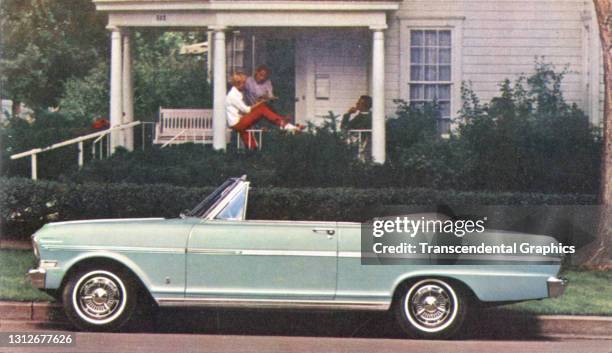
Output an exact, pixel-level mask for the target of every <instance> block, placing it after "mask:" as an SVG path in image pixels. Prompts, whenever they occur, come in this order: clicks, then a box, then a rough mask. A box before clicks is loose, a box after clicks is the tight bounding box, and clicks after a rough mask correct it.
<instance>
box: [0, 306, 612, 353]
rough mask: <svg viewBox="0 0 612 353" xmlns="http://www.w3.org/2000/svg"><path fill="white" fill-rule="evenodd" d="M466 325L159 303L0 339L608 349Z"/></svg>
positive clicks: (157, 347) (261, 346)
mask: <svg viewBox="0 0 612 353" xmlns="http://www.w3.org/2000/svg"><path fill="white" fill-rule="evenodd" d="M71 330H72V329H71V328H70V326H68V325H67V324H60V323H49V322H45V323H36V322H31V321H12V320H0V332H24V333H26V332H28V333H31V332H45V333H63V332H71ZM466 331H469V334H468V335H466V336H465V337H462V338H461V339H459V340H455V341H426V340H409V339H406V338H404V336H403V334H402V332H401V331H400V330H399V329H398V328H397V325H395V323H394V322H393V320H392V317H390V315H386V314H380V313H365V312H364V313H333V314H330V313H312V312H284V311H239V310H236V311H215V310H195V311H194V310H162V311H161V312H159V313H158V314H157V315H155V316H149V317H144V316H142V317H140V318H139V321H137V322H134V323H133V324H132V325H131V326H130V327H128V328H127V329H126V330H125V331H124V332H121V333H81V332H77V333H76V345H75V346H72V347H25V348H22V347H19V348H16V347H0V352H109V353H110V352H145V353H157V352H160V353H162V352H163V353H169V352H215V353H224V352H228V353H230V352H231V353H234V352H236V353H241V352H245V353H246V352H248V353H253V352H266V353H276V352H279V353H280V352H283V353H284V352H304V353H311V352H325V353H332V352H367V353H370V352H371V353H385V352H411V353H419V352H423V353H425V352H426V353H436V352H439V353H450V352H453V353H463V352H487V353H491V352H494V353H530V352H533V353H545V352H555V353H611V352H612V340H610V339H605V338H601V337H591V338H584V337H583V338H576V337H540V336H538V335H537V333H534V334H529V332H530V331H529V328H527V330H525V327H522V328H521V330H518V331H517V330H516V328H512V327H508V328H490V329H487V328H486V325H485V326H484V328H483V326H478V327H476V328H475V327H469V326H468V329H467V330H466ZM611 334H612V333H611Z"/></svg>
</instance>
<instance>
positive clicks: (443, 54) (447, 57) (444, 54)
mask: <svg viewBox="0 0 612 353" xmlns="http://www.w3.org/2000/svg"><path fill="white" fill-rule="evenodd" d="M438 62H439V63H440V64H450V63H451V50H450V49H440V53H439V55H438Z"/></svg>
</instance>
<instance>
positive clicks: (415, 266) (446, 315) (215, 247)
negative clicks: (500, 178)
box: [28, 176, 565, 339]
mask: <svg viewBox="0 0 612 353" xmlns="http://www.w3.org/2000/svg"><path fill="white" fill-rule="evenodd" d="M248 194H249V182H248V181H247V180H246V177H244V176H243V177H241V178H231V179H229V180H227V181H226V182H225V183H223V184H222V185H221V186H220V187H219V188H217V189H216V190H215V191H214V192H213V193H212V194H210V195H209V196H208V197H206V198H205V199H204V200H203V201H202V202H201V203H200V204H198V205H197V206H196V207H195V208H194V209H193V210H191V211H190V212H187V213H185V214H181V215H180V217H177V218H173V219H164V218H145V219H104V220H86V221H71V222H58V223H49V224H46V225H45V226H44V227H42V228H41V229H40V230H38V231H37V232H36V233H35V234H34V235H33V236H32V242H33V248H34V253H35V255H36V257H37V259H38V268H36V269H32V270H30V271H29V273H28V275H29V278H30V281H31V283H32V284H33V286H34V287H36V288H39V289H41V290H44V291H46V292H48V293H50V294H52V295H54V296H55V297H56V298H58V300H59V301H61V302H62V303H63V306H64V309H65V312H66V315H67V317H68V318H69V320H70V321H71V322H72V323H73V324H74V326H76V327H77V328H78V329H81V330H105V331H108V330H117V329H119V328H120V327H122V326H123V325H124V324H125V323H126V322H127V321H128V320H129V319H130V317H131V316H132V315H133V313H134V310H135V308H136V306H137V305H138V304H139V303H141V302H143V301H144V299H146V298H150V299H152V300H153V301H154V302H155V303H157V305H159V306H160V307H172V306H182V307H185V306H187V307H201V306H212V307H240V308H288V309H315V310H393V311H394V312H395V314H396V317H397V320H398V321H399V324H400V325H401V326H402V328H403V329H404V331H405V332H406V333H407V334H408V335H409V336H411V337H421V338H436V339H439V338H450V337H452V336H453V335H455V334H456V333H457V332H458V331H459V329H460V327H461V326H462V323H463V322H464V321H465V319H466V317H468V316H469V315H470V313H471V312H473V310H472V309H474V307H475V306H477V305H491V304H496V303H507V302H515V301H523V300H530V299H540V298H545V297H553V296H558V295H561V293H562V292H563V289H564V286H565V282H564V280H562V279H559V278H557V274H558V272H559V268H560V264H561V259H560V258H559V256H552V255H548V256H531V257H516V256H514V257H513V256H509V257H504V256H501V257H493V258H490V259H488V260H486V261H480V262H479V261H474V259H472V260H470V261H465V262H462V261H454V263H444V262H437V260H436V259H434V258H433V256H432V257H427V256H425V257H423V256H421V257H420V258H418V259H415V261H413V262H411V261H409V259H408V261H403V262H401V263H399V264H394V265H368V264H364V262H363V261H362V260H363V259H362V251H361V250H362V249H361V247H362V234H361V231H362V226H361V224H360V223H349V222H316V221H267V220H246V219H245V216H246V208H247V200H248ZM487 232H488V233H483V235H482V236H483V237H485V238H486V237H491V238H497V239H498V238H499V237H507V236H511V235H513V234H514V236H519V237H520V236H521V235H520V234H518V233H509V232H501V231H498V233H495V231H488V230H487ZM517 234H518V235H517ZM530 237H531V238H530V239H532V240H531V241H532V242H533V241H537V242H541V243H543V244H545V243H549V244H550V243H551V242H552V243H556V241H555V239H553V238H551V237H547V236H530ZM534 239H535V240H534ZM476 260H478V259H476Z"/></svg>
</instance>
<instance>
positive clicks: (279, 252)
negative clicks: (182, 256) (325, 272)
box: [187, 248, 336, 257]
mask: <svg viewBox="0 0 612 353" xmlns="http://www.w3.org/2000/svg"><path fill="white" fill-rule="evenodd" d="M187 252H188V253H195V254H211V255H247V256H312V257H335V256H336V252H335V251H316V250H313V251H308V250H304V251H302V250H256V249H253V250H251V249H247V250H241V249H205V248H192V249H187Z"/></svg>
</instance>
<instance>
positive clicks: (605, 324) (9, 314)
mask: <svg viewBox="0 0 612 353" xmlns="http://www.w3.org/2000/svg"><path fill="white" fill-rule="evenodd" d="M482 314H483V315H481V316H480V319H485V320H481V321H480V322H486V323H487V324H486V327H485V326H481V325H477V326H480V327H474V329H477V330H484V331H489V332H492V333H495V332H496V331H497V332H502V331H503V332H505V333H506V334H507V333H508V332H509V331H510V332H512V333H513V334H516V335H518V336H519V337H520V336H523V337H529V336H534V335H540V336H549V337H551V336H574V337H591V338H599V339H601V338H604V339H612V317H609V316H572V315H550V316H549V315H535V316H534V315H529V314H527V313H526V314H525V315H519V314H516V313H508V312H504V311H499V312H497V311H490V310H487V312H486V313H482ZM0 318H2V320H7V321H8V320H15V321H31V322H38V323H40V322H45V323H49V322H53V323H65V322H66V321H67V320H66V317H65V316H64V311H63V308H62V306H61V305H60V304H58V303H48V302H15V301H0Z"/></svg>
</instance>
